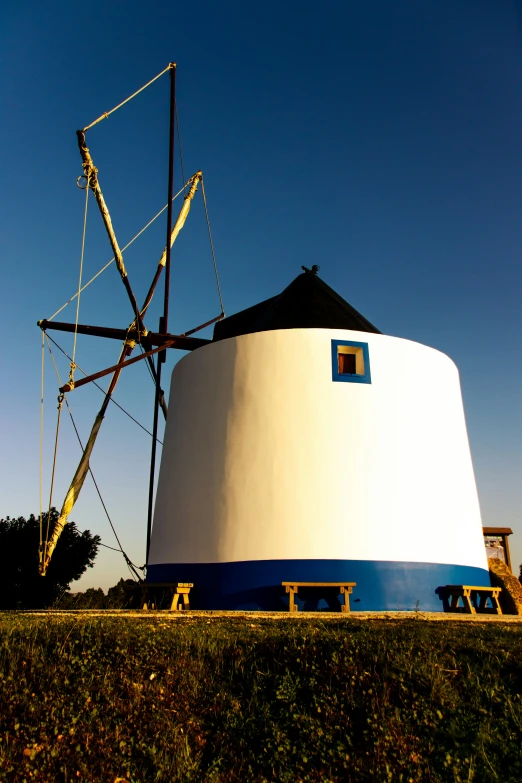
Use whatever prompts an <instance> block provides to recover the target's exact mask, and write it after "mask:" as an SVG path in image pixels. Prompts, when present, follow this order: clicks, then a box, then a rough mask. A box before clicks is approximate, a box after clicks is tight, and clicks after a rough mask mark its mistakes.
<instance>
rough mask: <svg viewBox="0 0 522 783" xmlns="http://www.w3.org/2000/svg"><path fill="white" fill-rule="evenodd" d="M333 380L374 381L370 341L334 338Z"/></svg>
mask: <svg viewBox="0 0 522 783" xmlns="http://www.w3.org/2000/svg"><path fill="white" fill-rule="evenodd" d="M332 381H341V383H371V382H372V376H371V373H370V353H369V351H368V343H356V342H353V341H352V340H332Z"/></svg>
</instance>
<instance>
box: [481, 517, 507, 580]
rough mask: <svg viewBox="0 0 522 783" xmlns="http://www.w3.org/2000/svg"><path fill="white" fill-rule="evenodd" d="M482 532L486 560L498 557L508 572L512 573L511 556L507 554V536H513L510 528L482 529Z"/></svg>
mask: <svg viewBox="0 0 522 783" xmlns="http://www.w3.org/2000/svg"><path fill="white" fill-rule="evenodd" d="M482 532H483V534H484V544H485V546H486V554H487V556H488V558H490V557H498V558H499V560H503V561H504V563H505V564H506V565H507V567H508V568H509V570H510V571H511V572H513V569H512V568H511V555H510V552H509V541H508V536H511V535H513V531H512V530H511V528H510V527H483V528H482Z"/></svg>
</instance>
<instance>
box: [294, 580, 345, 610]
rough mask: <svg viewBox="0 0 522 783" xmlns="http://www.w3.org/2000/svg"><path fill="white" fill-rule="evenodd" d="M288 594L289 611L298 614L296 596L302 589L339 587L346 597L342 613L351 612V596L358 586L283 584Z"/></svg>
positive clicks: (314, 583) (316, 583) (319, 583)
mask: <svg viewBox="0 0 522 783" xmlns="http://www.w3.org/2000/svg"><path fill="white" fill-rule="evenodd" d="M281 584H282V586H283V587H284V588H285V590H286V592H287V593H288V594H289V596H290V600H289V604H288V609H289V611H290V612H297V605H296V603H295V596H296V595H297V591H298V590H299V588H300V587H326V588H332V587H338V588H339V590H340V592H341V595H344V604H343V605H342V606H341V612H349V611H350V595H351V593H352V589H353V588H354V587H355V585H356V584H357V583H356V582H281Z"/></svg>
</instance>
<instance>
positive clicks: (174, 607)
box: [170, 591, 179, 612]
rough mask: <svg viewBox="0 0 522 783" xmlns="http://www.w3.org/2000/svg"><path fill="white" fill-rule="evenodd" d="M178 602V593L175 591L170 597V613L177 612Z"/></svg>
mask: <svg viewBox="0 0 522 783" xmlns="http://www.w3.org/2000/svg"><path fill="white" fill-rule="evenodd" d="M178 601H179V593H178V592H177V591H176V592H175V593H174V595H173V596H172V603H171V605H170V610H171V612H177V611H179V607H178Z"/></svg>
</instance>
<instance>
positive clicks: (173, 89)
mask: <svg viewBox="0 0 522 783" xmlns="http://www.w3.org/2000/svg"><path fill="white" fill-rule="evenodd" d="M170 66H171V67H170V126H169V195H168V202H167V203H168V205H169V206H168V209H167V242H166V248H167V257H166V260H165V299H164V305H163V318H164V322H165V324H164V326H165V331H166V332H167V331H168V328H169V291H170V250H171V248H170V235H171V233H172V197H173V195H174V130H175V124H176V123H175V120H176V64H175V63H171V64H170Z"/></svg>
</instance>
